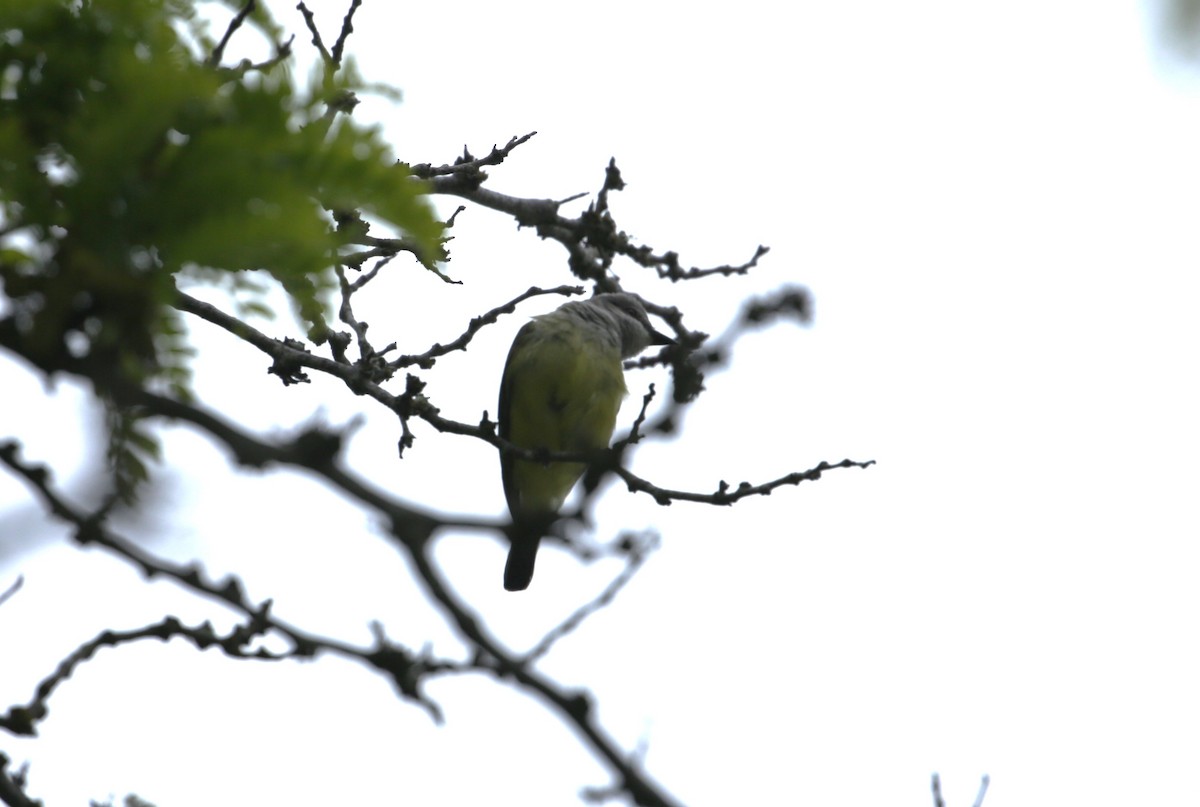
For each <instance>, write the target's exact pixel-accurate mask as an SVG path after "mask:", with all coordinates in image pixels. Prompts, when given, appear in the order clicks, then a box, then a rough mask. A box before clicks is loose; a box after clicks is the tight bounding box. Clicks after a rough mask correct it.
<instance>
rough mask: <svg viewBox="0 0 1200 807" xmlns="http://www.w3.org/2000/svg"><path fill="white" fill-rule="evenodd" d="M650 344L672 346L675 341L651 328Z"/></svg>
mask: <svg viewBox="0 0 1200 807" xmlns="http://www.w3.org/2000/svg"><path fill="white" fill-rule="evenodd" d="M650 344H652V345H673V344H675V340H674V339H672V338H671V337H669V336H667V335H666V334H664V333H659V332H658V331H656V330H654V329H653V328H651V329H650Z"/></svg>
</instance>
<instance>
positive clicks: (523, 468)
mask: <svg viewBox="0 0 1200 807" xmlns="http://www.w3.org/2000/svg"><path fill="white" fill-rule="evenodd" d="M669 344H674V340H673V339H671V338H670V337H669V336H665V335H664V334H661V333H659V332H658V331H656V330H655V329H654V327H653V326H652V325H651V324H650V319H649V317H648V316H647V315H646V308H645V305H644V304H643V303H642V300H641V298H640V297H638V296H637V295H635V294H630V293H627V292H619V293H610V294H597V295H596V296H594V297H592V298H591V299H589V300H576V301H572V302H568V303H564V304H563V305H561V306H559V307H558V308H557V309H555V310H554V311H551V312H550V313H548V314H542V315H541V316H536V317H534V318H533V319H532V320H530V321H529V322H528V323H526V324H525V325H524V326H523V327H522V328H521V330H520V331H518V332H517V336H516V338H515V339H514V340H513V343H512V347H511V348H510V349H509V351H508V359H507V361H506V362H505V364H504V373H503V375H502V377H501V381H500V400H499V406H498V410H497V411H498V419H499V434H500V437H501V438H503V439H504V440H507V441H508V442H510V443H513V444H514V445H517V446H520V447H522V448H529V449H545V450H547V451H550V452H588V451H600V450H602V449H605V448H607V447H608V444H609V441H610V440H611V439H612V434H613V429H614V428H615V426H616V422H617V412H618V410H619V409H620V408H621V401H622V400H623V399H624V397H625V395H626V393H627V389H626V387H625V373H624V369H623V367H622V364H621V363H622V361H623V360H624V359H628V358H630V357H632V356H636V355H637V354H638V353H641V352H642V351H643V350H645V349H646V348H647V347H649V346H650V345H669ZM586 467H587V466H586V464H585V463H582V462H537V461H536V460H525V459H518V458H517V457H514V456H513V455H512V453H511V452H505V451H501V452H500V476H501V479H502V481H503V483H504V497H505V499H506V500H507V502H508V510H509V513H510V514H511V515H512V519H513V530H512V533H511V536H510V537H511V540H512V543H511V546H510V547H509V551H508V560H507V562H506V563H505V565H504V588H505V589H506V590H508V591H523V590H525V589H526V588H528V587H529V583H530V581H531V580H532V579H533V566H534V561H535V560H536V559H537V551H538V545H539V544H540V542H541V540H542V536H543V534H544V533H545V531H546V530H547V529H548V528H549V526H550V524H551V523H552V522H553V521H554V520H555V519H556V518H557V517H558V511H559V508H560V507H562V504H563V502H564V501H565V500H566V498H567V495H568V494H569V493H570V492H571V488H573V487H574V486H575V483H576V482H577V481H579V477H580V476H582V475H583V472H584V470H586Z"/></svg>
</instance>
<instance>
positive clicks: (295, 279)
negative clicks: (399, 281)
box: [0, 0, 441, 477]
mask: <svg viewBox="0 0 1200 807" xmlns="http://www.w3.org/2000/svg"><path fill="white" fill-rule="evenodd" d="M247 25H248V26H254V27H256V28H257V29H258V30H259V31H260V32H262V33H263V34H264V35H266V36H268V37H269V38H271V39H273V40H276V34H277V31H276V29H275V27H274V25H273V23H271V21H270V20H269V19H268V18H267V17H266V16H265V14H263V13H258V14H255V15H252V16H251V17H250V19H249V21H248V22H247ZM197 43H198V44H197ZM197 46H198V47H203V48H207V50H205V51H204V52H198V51H197V50H193V47H197ZM213 46H214V43H213V40H212V39H211V38H210V37H208V36H207V34H206V33H205V32H204V30H203V25H202V24H201V23H199V22H198V21H197V17H196V15H195V13H194V10H193V9H192V8H191V6H190V4H188V3H185V2H182V0H103V2H98V1H97V2H86V1H85V2H78V1H76V2H70V1H69V0H0V283H3V289H4V294H5V296H6V297H7V302H8V305H7V306H6V307H4V308H0V314H3V315H4V316H3V319H0V325H4V326H6V327H7V328H8V329H9V331H10V332H12V333H16V334H18V335H19V339H20V346H19V348H18V350H19V352H21V353H22V354H24V355H25V356H26V358H28V359H30V360H31V361H32V362H33V363H34V364H37V365H39V366H41V367H43V368H45V369H46V370H53V369H54V368H56V367H61V366H63V364H64V363H66V362H68V361H75V362H79V361H86V362H90V363H91V364H90V366H91V367H92V369H93V373H92V377H93V378H97V373H96V372H95V370H96V368H99V367H103V368H104V372H105V373H116V374H119V376H120V378H121V379H123V380H124V381H127V382H128V381H132V382H134V383H138V384H146V383H151V382H158V383H165V384H166V385H167V386H169V387H170V388H172V389H173V390H174V391H175V393H176V394H178V395H186V394H187V384H188V376H187V361H188V358H189V356H190V353H189V351H188V349H187V345H186V343H185V341H184V340H185V333H184V329H183V327H182V325H181V322H180V321H179V319H178V317H177V314H176V312H175V311H174V309H173V308H172V307H171V303H172V301H173V300H174V297H175V294H176V291H175V280H176V278H177V277H178V276H179V275H180V274H185V275H188V276H189V277H192V278H194V279H199V280H201V281H204V282H213V281H218V282H220V283H221V284H222V285H230V284H232V285H234V286H237V287H239V288H249V289H251V290H254V289H255V288H261V286H256V285H254V284H250V283H243V282H242V281H241V280H240V279H238V278H241V277H245V275H243V274H240V273H243V272H245V271H246V270H262V271H264V272H266V273H267V274H269V275H270V276H271V277H272V278H274V279H275V280H276V281H277V282H279V283H280V284H281V285H282V286H283V287H284V288H285V289H286V290H287V292H288V293H289V295H290V296H291V298H292V300H293V302H294V305H295V308H296V310H297V311H298V312H299V313H300V315H301V317H302V318H303V319H304V320H305V322H306V323H307V324H308V325H310V326H316V325H319V324H321V323H322V321H323V317H324V312H325V310H326V304H327V299H328V295H329V293H330V292H331V290H332V289H334V288H335V278H334V274H333V265H334V264H335V263H336V262H337V260H338V254H339V252H340V251H341V250H342V249H343V248H344V247H345V246H346V245H347V243H349V242H350V240H351V239H353V238H356V237H361V235H362V231H361V229H357V230H351V229H349V228H339V227H337V226H336V225H335V223H334V221H335V215H334V214H335V213H336V214H338V215H341V214H342V213H343V212H345V211H354V213H355V215H357V214H358V213H362V214H367V215H370V216H373V217H374V218H375V219H376V220H379V221H382V222H383V223H384V224H386V225H388V226H389V227H391V228H394V229H395V230H396V231H398V232H399V233H400V234H402V235H403V236H404V237H405V238H406V240H407V241H408V242H410V243H412V244H414V247H415V249H416V251H417V253H418V254H419V255H420V256H421V257H422V259H423V260H424V261H425V262H426V263H428V264H431V263H432V261H433V260H434V258H435V257H436V256H438V255H439V254H440V237H441V225H440V223H439V222H438V221H437V220H436V219H435V217H434V214H433V211H432V208H431V206H430V205H429V204H428V203H427V201H426V197H425V196H424V195H423V191H424V188H423V186H422V185H421V184H420V183H419V182H418V181H417V180H415V179H414V178H413V177H412V176H411V175H410V174H409V173H408V172H407V170H406V169H405V168H404V167H403V166H398V165H397V163H396V161H395V159H394V158H393V157H392V156H391V155H390V153H389V151H388V149H387V147H386V145H385V143H384V142H383V140H382V138H381V137H380V134H379V132H378V131H377V130H376V129H370V128H365V127H360V126H356V125H355V124H354V123H353V122H352V121H351V120H350V119H349V118H348V117H347V116H346V115H341V114H339V115H335V114H333V112H332V110H331V108H330V105H329V104H327V103H326V101H327V100H332V99H334V98H335V97H337V98H343V99H344V98H345V97H346V96H347V94H348V93H350V92H352V91H353V90H354V89H356V88H361V83H360V82H358V79H357V77H356V75H355V73H354V71H353V68H352V65H349V64H346V65H345V68H346V69H343V70H338V71H333V70H327V71H326V73H325V75H324V76H323V78H322V80H320V81H319V82H314V85H313V86H312V87H309V88H307V89H304V90H300V89H297V88H296V87H295V86H294V85H293V81H292V79H291V75H290V69H289V67H288V65H287V63H286V59H279V60H275V61H273V62H272V63H270V64H268V65H264V66H260V67H252V66H250V65H249V64H246V63H243V64H242V65H239V66H238V67H237V68H221V67H218V66H216V65H212V64H209V58H208V57H209V55H210V54H211V52H212V48H213ZM342 108H343V109H344V107H342ZM250 305H251V307H257V308H259V309H261V306H256V305H255V302H254V301H253V300H252V301H251V303H250ZM10 346H11V344H10ZM99 386H100V387H101V388H100V389H99V390H98V391H99V392H101V393H103V392H104V390H103V384H102V383H100V384H99ZM137 433H138V432H137V430H136V428H134V427H132V426H130V425H129V424H123V425H122V426H121V428H120V429H117V430H116V431H115V432H114V434H113V437H114V440H116V441H117V442H118V443H121V444H128V443H129V438H130V437H131V436H132V435H135V434H137ZM135 442H136V443H137V444H138V445H141V448H142V450H143V453H145V450H146V446H145V445H142V443H144V441H141V440H140V439H139V440H138V441H135ZM135 447H136V446H135ZM118 453H119V452H118ZM123 461H125V462H127V460H123ZM126 470H127V471H129V472H130V473H132V475H133V476H135V477H136V476H139V475H140V472H139V469H138V468H137V466H136V464H127V468H126Z"/></svg>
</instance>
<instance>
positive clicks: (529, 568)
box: [504, 532, 542, 591]
mask: <svg viewBox="0 0 1200 807" xmlns="http://www.w3.org/2000/svg"><path fill="white" fill-rule="evenodd" d="M541 542H542V536H541V533H540V532H532V533H528V534H525V535H518V536H515V537H514V538H513V542H512V546H511V547H510V548H509V550H508V562H507V563H505V564H504V588H505V589H506V590H508V591H524V590H525V589H527V588H529V581H530V580H532V579H533V563H534V561H536V560H537V551H538V544H540V543H541Z"/></svg>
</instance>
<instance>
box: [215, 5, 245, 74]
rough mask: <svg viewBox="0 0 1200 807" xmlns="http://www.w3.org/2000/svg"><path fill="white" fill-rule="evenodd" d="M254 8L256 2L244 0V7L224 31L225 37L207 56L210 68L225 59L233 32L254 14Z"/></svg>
mask: <svg viewBox="0 0 1200 807" xmlns="http://www.w3.org/2000/svg"><path fill="white" fill-rule="evenodd" d="M256 6H257V2H256V0H246V5H244V6H242V10H241V11H239V12H238V13H237V15H236V16H235V17H234V18H233V19H232V20H230V21H229V26H228V27H227V28H226V29H225V35H224V36H222V37H221V41H220V42H219V43H218V44H217V46H216V47H215V48H213V52H212V53H211V54H209V56H208V64H209V66H210V67H216V66H217V65H219V64H220V63H221V59H223V58H224V57H225V48H226V47H227V46H228V45H229V40H230V39H231V38H232V37H233V34H234V32H236V31H237V30H238V29H239V28H241V27H242V25H243V24H244V23H245V22H246V19H247V18H248V17H249V16H250V15H251V14H253V13H254V9H255V7H256Z"/></svg>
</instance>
